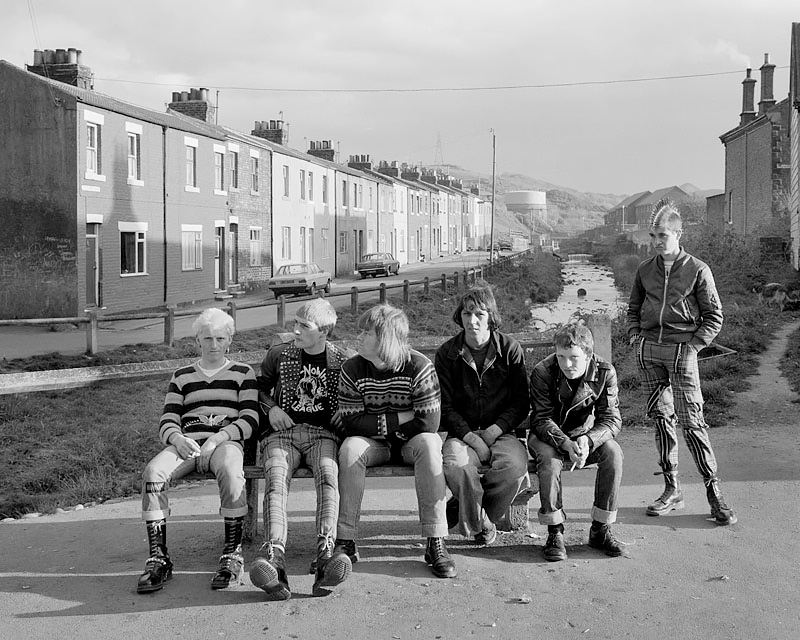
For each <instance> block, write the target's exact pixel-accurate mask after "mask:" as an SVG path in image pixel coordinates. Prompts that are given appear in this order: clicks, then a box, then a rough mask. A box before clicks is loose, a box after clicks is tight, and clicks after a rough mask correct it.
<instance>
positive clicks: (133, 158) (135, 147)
mask: <svg viewBox="0 0 800 640" xmlns="http://www.w3.org/2000/svg"><path fill="white" fill-rule="evenodd" d="M128 179H129V180H141V179H142V136H141V135H140V134H138V133H130V132H128Z"/></svg>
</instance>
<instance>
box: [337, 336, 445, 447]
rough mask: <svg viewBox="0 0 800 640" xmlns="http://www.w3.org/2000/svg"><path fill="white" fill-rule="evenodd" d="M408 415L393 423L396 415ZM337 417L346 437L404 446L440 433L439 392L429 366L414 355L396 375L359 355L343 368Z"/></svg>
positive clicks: (434, 374) (436, 378)
mask: <svg viewBox="0 0 800 640" xmlns="http://www.w3.org/2000/svg"><path fill="white" fill-rule="evenodd" d="M401 411H413V412H414V419H413V420H411V421H409V422H406V423H405V424H402V425H401V424H399V423H398V417H397V414H398V413H399V412H401ZM339 412H340V415H341V417H342V429H343V430H344V434H345V435H348V436H368V437H370V438H385V439H388V440H400V441H405V440H409V439H410V438H413V437H414V436H415V435H417V434H420V433H424V432H428V433H436V432H437V431H438V430H439V418H440V416H441V392H440V390H439V378H438V377H437V376H436V370H435V369H434V367H433V364H432V363H431V361H430V360H429V359H428V358H426V357H425V356H424V355H422V354H421V353H419V352H418V351H414V350H412V351H411V357H410V359H409V360H408V362H406V363H405V364H404V365H403V367H402V368H401V369H400V370H399V371H389V370H381V369H378V368H377V367H375V366H374V365H373V364H372V363H371V362H370V361H369V360H366V359H365V358H362V357H361V356H360V355H357V356H353V357H352V358H350V359H349V360H347V361H346V362H345V363H344V364H343V365H342V375H341V377H340V378H339Z"/></svg>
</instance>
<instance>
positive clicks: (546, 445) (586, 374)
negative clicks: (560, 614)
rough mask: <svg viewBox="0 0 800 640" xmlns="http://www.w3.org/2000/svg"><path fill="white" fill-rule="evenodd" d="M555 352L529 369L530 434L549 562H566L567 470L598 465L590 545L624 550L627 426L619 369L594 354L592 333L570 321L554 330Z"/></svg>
mask: <svg viewBox="0 0 800 640" xmlns="http://www.w3.org/2000/svg"><path fill="white" fill-rule="evenodd" d="M553 342H554V344H555V348H556V352H555V353H554V354H552V355H549V356H547V357H546V358H545V359H544V360H542V361H541V362H539V363H538V364H537V365H536V366H535V367H534V369H533V371H532V372H531V379H530V395H531V409H532V412H531V434H530V436H529V437H528V448H529V449H530V451H531V453H532V454H533V455H534V456H536V462H537V465H538V474H539V490H540V492H541V493H540V496H541V503H542V506H541V508H540V509H539V522H540V523H541V524H546V525H547V541H546V542H545V545H544V549H543V550H542V551H543V555H544V558H545V560H548V561H550V562H556V561H558V560H566V558H567V549H566V546H565V545H564V520H565V518H566V516H565V515H564V510H563V509H562V508H561V472H562V470H563V467H564V464H565V463H566V462H572V467H571V469H575V467H578V468H582V467H583V466H584V465H585V464H594V463H597V466H598V470H597V477H596V479H595V484H594V505H593V506H592V527H591V529H590V530H589V546H590V547H593V548H595V549H599V550H601V551H603V552H604V553H606V554H607V555H609V556H620V555H622V554H623V553H624V552H625V550H624V545H623V543H621V542H619V541H618V540H617V539H616V538H614V535H613V534H612V533H611V526H610V525H611V524H612V523H613V522H614V521H615V520H616V519H617V494H618V493H619V486H620V482H621V481H622V458H623V456H622V449H621V448H620V446H619V444H617V442H616V440H614V438H615V437H616V435H617V434H618V433H619V430H620V428H621V426H622V419H621V418H620V414H619V397H618V392H617V373H616V371H615V370H614V367H613V366H612V365H611V363H610V362H606V361H605V360H603V359H602V358H600V357H599V356H597V355H595V354H594V338H593V337H592V332H591V331H589V329H588V328H587V327H585V326H582V325H574V324H570V325H565V326H563V327H561V328H560V329H559V330H558V331H556V334H555V335H554V336H553Z"/></svg>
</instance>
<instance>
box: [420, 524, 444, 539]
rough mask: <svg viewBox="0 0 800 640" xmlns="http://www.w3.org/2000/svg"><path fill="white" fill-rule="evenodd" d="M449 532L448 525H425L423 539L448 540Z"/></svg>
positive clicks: (423, 526)
mask: <svg viewBox="0 0 800 640" xmlns="http://www.w3.org/2000/svg"><path fill="white" fill-rule="evenodd" d="M448 533H449V531H448V530H447V523H446V522H443V523H441V524H423V525H422V537H423V538H446V537H447V534H448Z"/></svg>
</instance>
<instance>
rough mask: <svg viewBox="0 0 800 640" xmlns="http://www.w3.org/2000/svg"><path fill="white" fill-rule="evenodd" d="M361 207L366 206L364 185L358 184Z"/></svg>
mask: <svg viewBox="0 0 800 640" xmlns="http://www.w3.org/2000/svg"><path fill="white" fill-rule="evenodd" d="M357 206H358V207H359V208H360V209H363V208H364V187H362V186H361V185H358V205H357Z"/></svg>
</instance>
